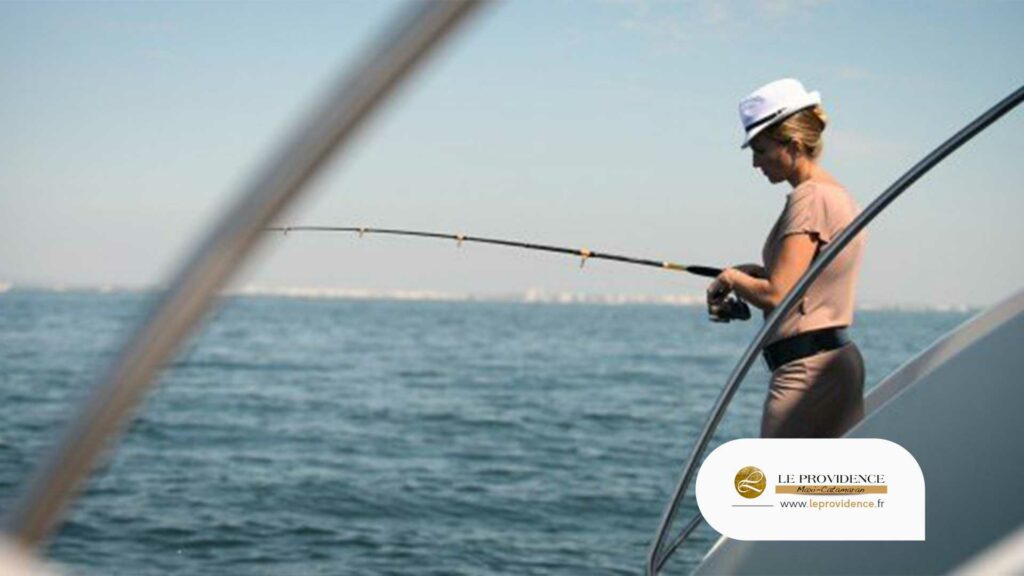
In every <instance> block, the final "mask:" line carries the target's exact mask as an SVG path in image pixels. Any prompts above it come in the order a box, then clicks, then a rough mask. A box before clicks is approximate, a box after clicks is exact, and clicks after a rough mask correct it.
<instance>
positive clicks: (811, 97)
mask: <svg viewBox="0 0 1024 576" xmlns="http://www.w3.org/2000/svg"><path fill="white" fill-rule="evenodd" d="M818 104H821V94H819V93H817V92H808V91H807V90H805V89H804V85H803V84H801V83H800V81H799V80H794V79H792V78H783V79H782V80H776V81H775V82H769V83H768V84H765V85H764V86H761V87H760V88H758V89H757V90H754V92H753V93H751V94H750V96H747V97H746V98H744V99H743V100H740V122H742V123H743V129H744V130H746V132H747V136H746V138H745V139H744V140H743V146H741V148H746V147H747V146H750V141H751V140H753V139H754V136H757V135H758V134H760V133H761V131H762V130H764V129H765V128H768V127H769V126H774V125H775V124H778V123H779V122H782V121H783V120H785V119H786V118H789V117H790V116H792V115H793V114H796V113H797V112H799V111H801V110H804V109H806V108H810V107H811V106H816V105H818Z"/></svg>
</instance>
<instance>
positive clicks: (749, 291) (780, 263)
mask: <svg viewBox="0 0 1024 576" xmlns="http://www.w3.org/2000/svg"><path fill="white" fill-rule="evenodd" d="M817 247H818V246H817V244H816V243H815V241H814V239H813V238H812V237H811V235H810V234H791V235H789V236H786V237H785V238H784V239H783V240H782V248H781V249H780V250H779V256H778V260H777V261H776V262H775V266H774V267H773V268H772V273H771V275H770V276H769V277H767V278H757V277H756V276H754V275H751V274H749V273H747V272H744V271H742V270H741V269H738V268H726V269H725V270H724V271H722V273H721V274H719V275H718V278H715V281H714V282H712V283H711V286H710V287H708V302H709V303H717V302H720V301H721V300H724V299H725V297H726V296H728V295H729V292H735V293H736V294H737V295H738V296H739V297H740V298H743V299H744V300H746V301H747V302H750V303H751V304H753V305H754V306H756V307H757V308H760V309H761V310H764V311H765V312H771V311H772V310H774V309H775V307H776V306H778V305H779V302H782V299H783V298H785V297H786V294H788V293H789V291H790V290H791V289H792V288H793V285H795V284H796V281H797V280H799V279H800V276H802V275H803V273H804V272H806V271H807V268H809V267H810V265H811V260H813V259H814V254H815V252H816V250H817ZM752 271H753V270H752ZM761 271H762V273H763V272H764V270H763V268H762V270H761Z"/></svg>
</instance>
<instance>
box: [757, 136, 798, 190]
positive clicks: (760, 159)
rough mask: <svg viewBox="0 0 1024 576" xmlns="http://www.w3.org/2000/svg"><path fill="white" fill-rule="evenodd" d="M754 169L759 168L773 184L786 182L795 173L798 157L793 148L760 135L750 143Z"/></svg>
mask: <svg viewBox="0 0 1024 576" xmlns="http://www.w3.org/2000/svg"><path fill="white" fill-rule="evenodd" d="M750 151H751V152H752V153H753V164H754V168H758V169H760V170H761V172H762V173H763V174H764V176H765V178H767V179H768V181H769V182H771V183H772V184H777V183H779V182H782V181H783V180H786V179H787V178H788V177H789V175H790V174H792V172H793V167H794V165H795V162H796V157H795V156H794V155H793V154H794V151H793V148H792V146H788V145H786V144H782V143H781V142H779V141H777V140H772V139H771V138H769V137H768V136H767V135H766V134H758V135H757V136H756V137H755V138H754V139H753V140H751V142H750Z"/></svg>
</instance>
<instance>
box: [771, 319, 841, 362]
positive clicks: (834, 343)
mask: <svg viewBox="0 0 1024 576" xmlns="http://www.w3.org/2000/svg"><path fill="white" fill-rule="evenodd" d="M849 343H850V337H849V336H848V335H847V334H846V328H824V329H822V330H813V331H811V332H804V333H803V334H797V335H796V336H790V337H789V338H783V339H782V340H779V341H778V342H772V343H771V344H769V345H768V346H765V348H764V351H763V352H762V353H763V354H764V360H765V362H767V363H768V369H769V370H771V371H772V372H774V371H775V369H776V368H778V367H779V366H782V365H783V364H789V363H790V362H792V361H794V360H799V359H801V358H807V357H808V356H814V355H815V354H820V353H822V352H828V351H829V350H835V349H836V348H841V347H843V346H846V345H847V344H849Z"/></svg>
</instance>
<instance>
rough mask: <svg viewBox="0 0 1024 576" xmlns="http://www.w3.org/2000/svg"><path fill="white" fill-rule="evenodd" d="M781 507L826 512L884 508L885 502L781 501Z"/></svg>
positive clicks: (847, 499)
mask: <svg viewBox="0 0 1024 576" xmlns="http://www.w3.org/2000/svg"><path fill="white" fill-rule="evenodd" d="M779 506H781V507H782V508H816V509H818V510H825V509H827V508H884V507H885V500H883V499H881V498H879V499H877V500H867V501H864V500H851V499H849V498H844V499H842V500H796V501H793V500H779Z"/></svg>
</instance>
